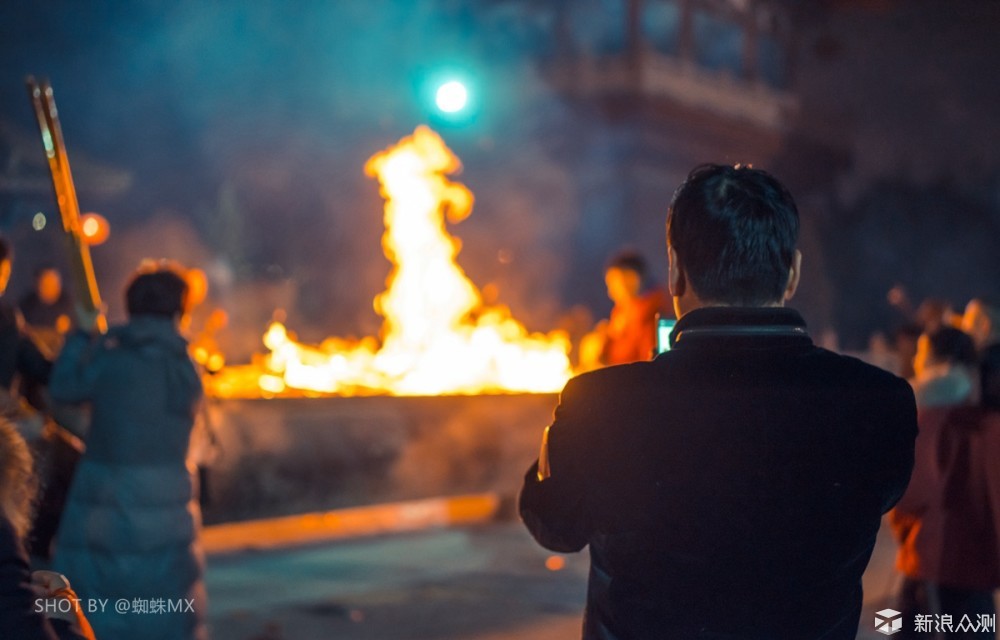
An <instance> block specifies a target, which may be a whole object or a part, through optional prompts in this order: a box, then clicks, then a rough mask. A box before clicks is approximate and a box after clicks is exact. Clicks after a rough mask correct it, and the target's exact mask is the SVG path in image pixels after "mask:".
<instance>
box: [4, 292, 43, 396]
mask: <svg viewBox="0 0 1000 640" xmlns="http://www.w3.org/2000/svg"><path fill="white" fill-rule="evenodd" d="M51 370H52V364H51V363H50V362H49V361H48V360H47V359H46V358H45V356H44V355H42V352H41V351H39V350H38V347H36V346H35V343H33V342H32V341H31V339H30V338H28V337H27V336H26V335H24V333H23V332H22V331H21V319H20V317H19V316H18V314H17V311H15V310H14V308H13V307H11V306H9V305H7V304H6V303H5V302H3V301H0V387H2V388H3V389H4V390H8V389H10V386H11V383H12V382H13V380H14V376H15V375H18V374H20V375H21V376H22V377H23V378H24V379H25V381H26V382H29V383H33V384H46V383H47V382H48V380H49V374H50V372H51Z"/></svg>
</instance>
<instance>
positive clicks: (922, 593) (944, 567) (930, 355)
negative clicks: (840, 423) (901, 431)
mask: <svg viewBox="0 0 1000 640" xmlns="http://www.w3.org/2000/svg"><path fill="white" fill-rule="evenodd" d="M974 363H975V353H974V348H973V341H972V338H971V337H969V336H968V335H966V334H965V333H963V332H962V331H960V330H958V329H954V328H951V327H943V328H939V329H938V330H937V331H935V332H932V333H930V334H925V335H923V336H921V338H920V344H919V347H918V351H917V356H916V357H915V358H914V369H915V370H916V372H917V376H916V379H915V381H914V391H915V393H916V397H917V404H918V424H919V430H918V435H917V441H916V452H915V465H914V469H913V475H912V477H911V479H910V484H909V486H908V487H907V490H906V493H905V494H904V495H903V498H902V499H901V500H900V501H899V504H897V505H896V507H895V509H893V510H892V511H891V512H890V513H889V523H890V525H891V526H892V529H893V532H894V534H895V536H896V539H897V541H898V543H899V550H898V552H897V556H896V568H897V569H898V570H899V571H900V572H901V573H902V574H903V576H904V579H903V584H902V587H901V589H900V593H899V600H898V603H897V606H896V608H897V609H899V611H900V612H901V613H902V614H903V620H904V628H903V631H902V632H901V633H900V636H899V637H900V638H922V637H927V635H928V634H927V633H920V632H918V631H917V629H916V625H915V624H914V621H915V619H916V618H915V616H917V615H924V616H929V615H942V614H943V615H950V616H952V619H953V621H954V623H955V624H956V625H957V624H958V623H959V622H960V621H961V620H962V619H963V617H964V616H968V617H969V619H970V620H971V621H973V623H976V624H978V623H979V621H980V620H981V619H980V618H979V616H983V615H986V616H990V615H995V613H996V611H995V609H994V603H993V590H994V589H996V588H997V587H1000V467H998V465H997V461H998V460H1000V412H998V411H996V410H990V409H986V408H983V407H981V406H977V405H976V396H977V385H978V381H977V380H976V376H975V373H974V370H973V369H972V367H973V365H974ZM977 628H978V627H977ZM982 631H983V632H982V633H975V632H969V633H965V632H961V633H952V634H945V635H943V636H941V635H939V636H938V637H948V638H965V637H988V638H993V637H994V632H993V631H992V630H982Z"/></svg>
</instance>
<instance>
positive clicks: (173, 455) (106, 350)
mask: <svg viewBox="0 0 1000 640" xmlns="http://www.w3.org/2000/svg"><path fill="white" fill-rule="evenodd" d="M187 287H188V285H187V282H186V280H185V278H184V276H183V274H182V273H179V272H178V270H177V268H175V267H173V266H170V265H166V264H159V263H157V264H153V265H149V264H147V265H146V266H144V267H143V268H142V269H141V270H140V271H138V272H137V273H136V274H135V275H134V276H133V278H132V281H131V282H130V283H129V285H128V288H127V290H126V292H125V302H126V308H127V311H128V317H129V319H128V322H127V323H126V324H124V325H122V326H117V327H114V328H112V329H111V330H110V331H109V332H108V333H107V334H106V335H103V336H101V335H97V334H95V333H94V327H95V326H97V317H95V316H93V315H91V316H89V317H88V316H87V314H84V313H83V312H80V315H79V317H78V326H79V327H80V328H81V329H82V330H86V331H89V333H85V332H83V331H80V332H77V333H75V334H72V335H71V336H70V337H69V338H68V339H67V341H66V345H65V346H64V347H63V351H62V353H61V354H60V356H59V359H58V360H57V361H56V365H55V368H54V370H53V372H52V380H51V384H50V391H51V394H52V397H53V399H55V400H58V401H62V402H67V403H82V402H89V403H90V404H91V407H92V412H93V415H92V420H91V426H90V431H89V433H88V435H87V439H86V444H87V450H86V453H85V454H84V456H83V459H82V460H81V462H80V465H79V467H78V469H77V472H76V475H75V477H74V478H73V482H72V485H71V487H70V492H69V497H68V500H67V505H66V509H65V512H64V514H63V517H62V521H61V523H60V526H59V534H58V538H57V541H56V549H55V557H54V559H53V566H54V567H55V568H57V569H58V570H60V571H62V572H63V573H66V574H68V575H72V576H73V579H74V583H75V584H76V585H77V590H78V591H79V593H80V595H81V597H83V598H102V599H109V600H110V601H111V602H115V601H117V600H118V599H126V600H128V601H133V600H134V599H136V598H138V599H141V600H147V601H152V600H159V601H161V602H164V601H165V602H173V603H178V602H179V603H182V604H181V605H180V609H181V610H180V611H177V610H174V611H171V612H167V613H164V614H162V615H119V614H117V613H115V612H114V611H110V610H108V611H105V612H101V613H95V614H93V617H92V620H91V622H92V624H93V625H94V629H95V631H96V632H97V635H98V637H106V638H142V639H143V640H160V639H162V640H193V639H198V640H201V639H204V638H207V637H208V632H207V628H206V625H205V609H206V594H205V588H204V583H203V573H204V557H203V554H202V551H201V547H200V544H199V541H198V537H199V531H200V528H201V511H200V508H199V506H198V488H197V481H196V475H195V469H194V465H193V464H192V463H191V461H190V460H189V448H190V441H191V431H192V427H193V425H194V421H195V415H196V412H197V409H198V405H199V402H200V401H201V395H202V393H201V380H200V378H199V376H198V373H197V370H196V368H195V366H194V363H193V362H192V361H191V358H190V357H189V355H188V351H187V342H186V341H185V340H184V338H183V337H182V336H181V334H180V332H179V326H178V325H179V323H180V320H181V317H182V316H183V314H184V311H185V309H186V298H187ZM109 609H110V608H109Z"/></svg>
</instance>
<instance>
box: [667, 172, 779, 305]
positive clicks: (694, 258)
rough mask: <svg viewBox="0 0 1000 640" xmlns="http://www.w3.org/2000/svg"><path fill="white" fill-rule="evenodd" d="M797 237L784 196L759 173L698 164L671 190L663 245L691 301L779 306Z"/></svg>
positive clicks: (771, 179)
mask: <svg viewBox="0 0 1000 640" xmlns="http://www.w3.org/2000/svg"><path fill="white" fill-rule="evenodd" d="M798 235H799V212H798V209H797V208H796V207H795V201H794V200H793V199H792V194H791V193H789V192H788V189H786V188H785V186H784V185H782V184H781V183H780V182H778V180H777V179H775V178H774V177H773V176H772V175H770V174H769V173H767V172H765V171H761V170H759V169H753V168H750V167H746V166H744V167H741V166H736V167H731V166H727V165H718V164H706V165H701V166H699V167H696V168H695V169H694V170H693V171H691V173H690V174H689V175H688V177H687V180H685V181H684V184H682V185H681V186H680V187H679V188H678V189H677V191H676V192H675V193H674V197H673V200H672V201H671V203H670V210H669V212H668V214H667V240H668V241H669V243H670V246H671V247H673V249H674V251H675V252H676V253H677V260H678V261H679V262H680V266H681V267H682V268H683V270H684V274H685V276H686V278H687V282H688V284H689V286H691V287H692V288H693V289H694V292H695V293H696V294H697V295H698V297H699V298H701V299H702V300H705V301H708V302H716V303H723V304H730V305H737V306H760V305H764V304H767V303H771V302H777V301H780V300H781V299H782V297H783V295H784V292H785V288H786V287H787V285H788V273H789V269H790V268H791V266H792V261H793V260H794V257H795V244H796V241H797V240H798Z"/></svg>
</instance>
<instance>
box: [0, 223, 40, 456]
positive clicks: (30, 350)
mask: <svg viewBox="0 0 1000 640" xmlns="http://www.w3.org/2000/svg"><path fill="white" fill-rule="evenodd" d="M13 260H14V252H13V249H12V248H11V246H10V243H8V242H7V240H6V239H5V238H0V415H2V416H3V417H6V418H8V419H11V420H13V421H15V422H16V423H17V425H18V428H20V429H22V433H24V435H25V437H27V438H29V439H33V438H35V437H37V436H38V435H39V434H38V431H40V429H41V426H42V423H41V422H40V421H35V420H27V419H23V418H25V417H26V416H25V411H24V409H25V407H24V405H23V404H22V401H21V397H20V390H21V388H22V386H28V387H29V388H30V387H36V386H38V385H45V384H46V383H47V382H48V380H49V374H50V372H51V370H52V363H51V362H50V361H49V359H48V358H46V357H45V355H44V354H43V353H42V352H41V350H39V348H38V346H37V345H36V344H35V343H34V342H32V340H31V338H29V337H28V336H27V335H26V334H25V332H24V329H23V327H24V321H23V319H22V318H21V315H20V314H19V313H18V312H17V310H16V309H14V308H13V307H12V306H10V305H8V304H7V302H6V300H4V299H3V298H2V296H3V294H4V293H5V292H6V291H7V283H8V282H9V281H10V273H11V269H12V267H13ZM36 408H41V407H36Z"/></svg>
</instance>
